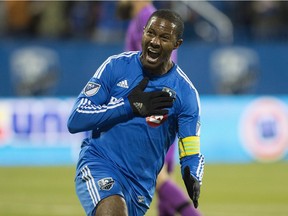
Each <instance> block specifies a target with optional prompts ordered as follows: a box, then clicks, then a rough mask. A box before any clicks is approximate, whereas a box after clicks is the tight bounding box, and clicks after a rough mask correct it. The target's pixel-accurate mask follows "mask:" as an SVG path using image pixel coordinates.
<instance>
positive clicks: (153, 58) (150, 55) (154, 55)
mask: <svg viewBox="0 0 288 216" xmlns="http://www.w3.org/2000/svg"><path fill="white" fill-rule="evenodd" d="M159 56H160V53H159V52H157V51H155V50H152V49H148V51H147V60H148V61H149V62H151V63H155V62H157V60H158V58H159Z"/></svg>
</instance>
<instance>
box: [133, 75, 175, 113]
mask: <svg viewBox="0 0 288 216" xmlns="http://www.w3.org/2000/svg"><path fill="white" fill-rule="evenodd" d="M148 82H149V79H148V78H147V77H145V78H144V79H143V80H142V81H141V82H140V83H139V84H138V86H136V87H135V88H134V89H133V90H132V91H131V93H130V94H129V95H128V100H129V102H130V105H131V107H132V110H133V113H134V114H135V115H138V116H143V117H146V116H151V115H165V114H167V113H168V110H166V109H165V108H169V107H172V105H173V98H172V97H170V95H169V93H167V92H164V91H153V92H144V89H145V88H146V86H147V84H148Z"/></svg>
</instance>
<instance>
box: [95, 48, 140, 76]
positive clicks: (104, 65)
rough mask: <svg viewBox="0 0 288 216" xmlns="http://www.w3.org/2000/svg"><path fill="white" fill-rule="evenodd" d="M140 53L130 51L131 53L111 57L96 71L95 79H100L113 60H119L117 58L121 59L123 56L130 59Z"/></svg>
mask: <svg viewBox="0 0 288 216" xmlns="http://www.w3.org/2000/svg"><path fill="white" fill-rule="evenodd" d="M138 52H139V51H130V52H124V53H121V54H118V55H113V56H110V57H109V58H108V59H107V60H106V61H104V62H103V63H102V65H101V66H100V67H99V68H98V69H97V70H96V72H95V74H94V75H93V77H94V78H97V79H100V77H101V75H102V73H103V71H104V69H105V67H106V65H107V64H108V63H109V62H111V60H112V59H117V58H121V57H123V56H126V57H130V56H132V55H135V54H136V53H138Z"/></svg>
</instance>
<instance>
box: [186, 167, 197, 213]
mask: <svg viewBox="0 0 288 216" xmlns="http://www.w3.org/2000/svg"><path fill="white" fill-rule="evenodd" d="M183 180H184V183H185V186H186V189H187V192H188V195H189V197H190V199H191V200H192V201H193V204H194V207H195V208H197V207H198V199H199V195H200V183H199V182H198V180H197V179H196V178H195V177H194V176H193V175H191V173H190V168H189V166H186V167H185V168H184V176H183Z"/></svg>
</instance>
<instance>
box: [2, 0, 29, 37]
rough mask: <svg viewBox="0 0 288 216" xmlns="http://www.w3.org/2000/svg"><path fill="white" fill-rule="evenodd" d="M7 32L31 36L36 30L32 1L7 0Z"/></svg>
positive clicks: (14, 34) (11, 34)
mask: <svg viewBox="0 0 288 216" xmlns="http://www.w3.org/2000/svg"><path fill="white" fill-rule="evenodd" d="M5 6H6V16H7V19H6V20H7V34H8V35H9V36H17V37H20V36H29V35H31V34H32V32H34V25H33V24H34V23H33V13H32V11H31V2H30V1H9V0H6V1H5Z"/></svg>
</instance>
